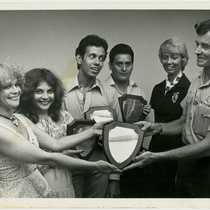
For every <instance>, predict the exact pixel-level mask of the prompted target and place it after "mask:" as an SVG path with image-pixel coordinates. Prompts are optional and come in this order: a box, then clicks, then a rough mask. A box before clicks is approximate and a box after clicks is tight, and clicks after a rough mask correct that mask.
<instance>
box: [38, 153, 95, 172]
mask: <svg viewBox="0 0 210 210" xmlns="http://www.w3.org/2000/svg"><path fill="white" fill-rule="evenodd" d="M38 164H41V165H50V166H59V167H63V168H69V169H71V170H74V169H90V170H97V169H96V164H94V162H90V161H85V160H81V159H79V158H73V157H70V156H66V155H63V154H61V153H46V155H45V156H44V157H43V156H42V158H40V160H39V161H38Z"/></svg>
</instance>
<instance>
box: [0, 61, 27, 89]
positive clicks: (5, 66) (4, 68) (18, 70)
mask: <svg viewBox="0 0 210 210" xmlns="http://www.w3.org/2000/svg"><path fill="white" fill-rule="evenodd" d="M14 80H17V83H18V84H19V85H20V88H21V90H23V87H24V71H23V67H22V65H19V64H16V63H11V64H9V63H0V86H1V87H4V86H5V85H6V83H7V82H8V81H14Z"/></svg>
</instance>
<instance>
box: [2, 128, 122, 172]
mask: <svg viewBox="0 0 210 210" xmlns="http://www.w3.org/2000/svg"><path fill="white" fill-rule="evenodd" d="M0 132H1V133H0V153H1V154H3V155H5V156H7V157H9V158H12V159H15V160H17V161H21V162H27V163H35V164H41V165H52V166H55V165H59V166H62V167H66V168H71V169H91V170H98V171H101V172H103V173H110V172H117V173H118V172H120V171H119V170H118V169H117V168H116V167H115V166H113V165H111V164H109V163H107V162H104V161H97V162H88V161H84V160H80V159H76V158H72V157H69V156H66V155H63V154H60V153H48V152H45V151H43V150H41V149H40V148H38V147H37V146H35V145H33V144H31V143H30V142H29V141H28V140H27V139H25V138H24V137H23V136H21V135H20V134H19V133H17V132H14V131H12V130H10V129H8V128H3V127H1V128H0Z"/></svg>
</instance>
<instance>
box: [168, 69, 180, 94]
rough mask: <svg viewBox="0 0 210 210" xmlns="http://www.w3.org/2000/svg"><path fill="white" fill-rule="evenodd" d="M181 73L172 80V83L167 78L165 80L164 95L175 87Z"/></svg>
mask: <svg viewBox="0 0 210 210" xmlns="http://www.w3.org/2000/svg"><path fill="white" fill-rule="evenodd" d="M182 75H183V72H182V71H180V72H179V74H178V75H177V76H176V77H175V78H174V80H173V81H172V82H170V81H169V78H168V77H167V78H166V87H165V94H166V93H167V92H168V91H169V90H170V89H171V88H172V87H174V85H176V84H177V83H178V82H179V80H180V78H181V77H182Z"/></svg>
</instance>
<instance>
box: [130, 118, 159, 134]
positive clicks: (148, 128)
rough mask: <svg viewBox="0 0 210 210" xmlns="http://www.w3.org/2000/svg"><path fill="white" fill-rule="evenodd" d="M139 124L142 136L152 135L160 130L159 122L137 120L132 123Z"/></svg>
mask: <svg viewBox="0 0 210 210" xmlns="http://www.w3.org/2000/svg"><path fill="white" fill-rule="evenodd" d="M134 124H136V125H138V126H140V128H141V130H142V131H144V136H152V135H155V134H157V133H160V132H161V131H162V127H161V125H160V123H151V122H148V121H139V122H136V123H134Z"/></svg>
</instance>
